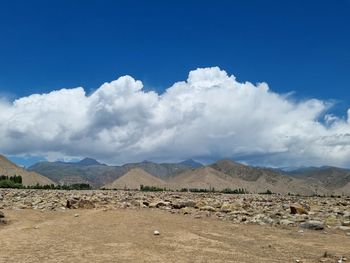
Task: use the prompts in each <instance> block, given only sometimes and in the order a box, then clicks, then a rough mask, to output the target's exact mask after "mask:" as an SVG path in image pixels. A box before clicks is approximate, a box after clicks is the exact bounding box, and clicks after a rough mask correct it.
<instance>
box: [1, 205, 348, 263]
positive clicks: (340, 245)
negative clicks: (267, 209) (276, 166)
mask: <svg viewBox="0 0 350 263" xmlns="http://www.w3.org/2000/svg"><path fill="white" fill-rule="evenodd" d="M4 213H5V214H6V217H7V218H8V219H9V220H10V221H11V222H10V223H9V224H8V225H3V226H0V262H6V263H7V262H255V263H256V262H296V260H300V262H320V260H324V262H337V260H338V259H339V258H340V256H346V257H347V258H348V261H349V260H350V258H349V256H350V237H349V236H346V235H345V233H341V232H332V233H324V232H322V231H320V232H318V231H305V232H304V233H303V234H301V233H298V229H297V228H289V229H280V228H274V227H270V226H256V225H235V224H232V222H224V221H218V220H214V219H206V218H205V219H193V218H190V217H187V216H183V215H173V214H170V213H168V212H165V211H159V210H151V209H147V210H146V209H145V210H131V209H125V210H124V209H120V210H110V211H102V210H62V211H51V212H40V211H37V210H31V209H26V210H5V211H4ZM75 214H79V216H78V217H76V216H75ZM154 230H159V231H160V235H159V236H154V235H153V231H154ZM325 251H327V253H328V255H330V256H329V257H327V258H324V257H323V254H324V253H325Z"/></svg>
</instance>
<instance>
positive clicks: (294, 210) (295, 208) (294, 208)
mask: <svg viewBox="0 0 350 263" xmlns="http://www.w3.org/2000/svg"><path fill="white" fill-rule="evenodd" d="M289 207H290V213H291V214H292V215H295V214H299V215H303V214H305V215H307V214H308V212H307V211H306V209H305V208H304V207H303V206H302V205H300V204H292V205H290V206H289Z"/></svg>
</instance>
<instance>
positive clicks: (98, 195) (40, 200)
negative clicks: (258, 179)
mask: <svg viewBox="0 0 350 263" xmlns="http://www.w3.org/2000/svg"><path fill="white" fill-rule="evenodd" d="M1 196H2V200H1V199H0V210H2V209H8V210H11V209H13V210H15V209H36V210H38V211H51V210H59V211H62V210H64V209H66V208H67V209H79V208H84V209H93V208H96V209H99V210H102V211H107V210H113V209H119V208H126V209H140V208H154V209H162V210H164V211H168V212H170V213H175V214H185V215H188V216H190V217H192V218H204V217H211V218H217V219H220V220H228V221H231V222H232V223H234V224H258V225H266V224H267V225H273V226H278V227H295V226H299V225H301V226H300V227H301V229H304V228H305V229H312V228H313V227H314V228H322V227H323V228H324V229H327V231H328V232H331V231H332V230H341V231H344V233H345V234H346V233H349V232H350V230H349V229H348V228H349V227H350V225H349V223H350V211H349V207H350V198H347V197H340V198H331V197H322V198H320V197H300V196H298V197H296V196H293V195H290V196H288V195H269V196H266V195H258V194H247V195H244V196H243V195H229V194H213V193H191V192H186V193H173V192H138V191H107V190H106V191H100V190H91V191H64V190H62V191H61V190H45V191H42V190H34V189H1ZM310 206H312V208H311V209H310ZM5 211H6V210H5ZM73 215H74V214H73ZM312 221H319V222H322V223H323V225H322V224H321V223H320V225H321V227H317V226H316V227H315V226H312V225H311V226H310V222H312ZM296 231H297V230H296Z"/></svg>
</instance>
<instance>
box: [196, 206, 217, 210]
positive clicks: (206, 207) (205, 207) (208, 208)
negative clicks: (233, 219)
mask: <svg viewBox="0 0 350 263" xmlns="http://www.w3.org/2000/svg"><path fill="white" fill-rule="evenodd" d="M199 210H202V211H209V212H215V211H216V209H215V208H214V207H212V206H210V205H206V206H202V207H200V208H199Z"/></svg>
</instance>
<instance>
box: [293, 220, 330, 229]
mask: <svg viewBox="0 0 350 263" xmlns="http://www.w3.org/2000/svg"><path fill="white" fill-rule="evenodd" d="M299 226H300V227H301V228H305V229H310V230H323V229H324V224H323V222H321V221H317V220H309V221H307V222H303V223H300V225H299Z"/></svg>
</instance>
